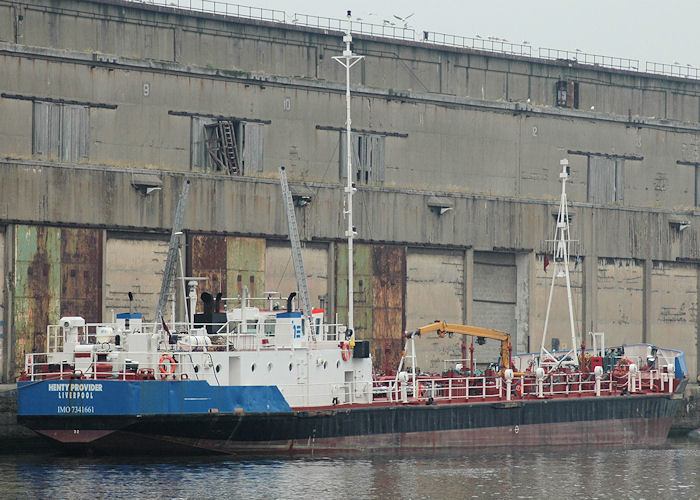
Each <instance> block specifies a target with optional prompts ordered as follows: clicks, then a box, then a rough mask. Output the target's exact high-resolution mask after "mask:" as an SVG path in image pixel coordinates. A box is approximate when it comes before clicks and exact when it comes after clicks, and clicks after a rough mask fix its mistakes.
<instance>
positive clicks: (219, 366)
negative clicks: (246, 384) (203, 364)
mask: <svg viewBox="0 0 700 500" xmlns="http://www.w3.org/2000/svg"><path fill="white" fill-rule="evenodd" d="M214 370H216V373H219V372H220V371H221V365H216V368H214Z"/></svg>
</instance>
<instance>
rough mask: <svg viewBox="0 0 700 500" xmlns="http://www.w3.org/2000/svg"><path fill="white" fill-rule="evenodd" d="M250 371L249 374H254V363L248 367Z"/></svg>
mask: <svg viewBox="0 0 700 500" xmlns="http://www.w3.org/2000/svg"><path fill="white" fill-rule="evenodd" d="M250 371H251V372H254V371H255V363H253V364H252V365H250Z"/></svg>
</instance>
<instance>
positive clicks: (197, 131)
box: [190, 116, 216, 172]
mask: <svg viewBox="0 0 700 500" xmlns="http://www.w3.org/2000/svg"><path fill="white" fill-rule="evenodd" d="M215 122H216V120H214V119H213V118H203V117H201V116H193V117H192V120H191V122H190V170H199V171H202V172H205V171H206V170H208V168H207V166H208V165H209V164H210V162H209V155H208V153H207V136H206V133H205V131H204V126H205V125H209V124H212V123H215Z"/></svg>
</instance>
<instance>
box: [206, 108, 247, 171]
mask: <svg viewBox="0 0 700 500" xmlns="http://www.w3.org/2000/svg"><path fill="white" fill-rule="evenodd" d="M234 127H235V124H234V123H233V122H232V121H229V120H221V121H218V122H216V123H212V124H209V125H205V126H204V128H205V129H206V147H207V152H208V153H209V157H210V158H211V161H213V162H214V164H215V165H216V166H217V168H218V169H219V170H223V171H225V172H226V173H228V174H229V175H234V174H242V173H243V172H242V165H241V161H240V160H241V158H240V154H239V151H238V144H236V134H235V132H234Z"/></svg>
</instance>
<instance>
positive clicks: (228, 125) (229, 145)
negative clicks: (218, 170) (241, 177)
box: [219, 121, 240, 174]
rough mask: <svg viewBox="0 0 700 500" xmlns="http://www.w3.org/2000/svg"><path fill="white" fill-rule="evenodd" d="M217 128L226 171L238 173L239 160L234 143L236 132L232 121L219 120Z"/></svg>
mask: <svg viewBox="0 0 700 500" xmlns="http://www.w3.org/2000/svg"><path fill="white" fill-rule="evenodd" d="M219 130H220V137H221V142H222V146H223V150H224V158H225V163H226V168H227V170H228V173H229V174H238V173H240V161H239V158H238V146H237V145H236V134H234V132H233V123H232V122H229V121H221V122H219Z"/></svg>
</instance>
